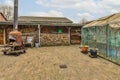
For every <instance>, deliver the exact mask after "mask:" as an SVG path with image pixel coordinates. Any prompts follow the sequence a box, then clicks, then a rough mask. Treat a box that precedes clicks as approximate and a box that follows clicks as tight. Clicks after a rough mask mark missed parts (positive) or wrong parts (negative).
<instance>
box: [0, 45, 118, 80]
mask: <svg viewBox="0 0 120 80" xmlns="http://www.w3.org/2000/svg"><path fill="white" fill-rule="evenodd" d="M61 64H63V65H66V66H67V68H60V65H61ZM0 80H120V66H118V65H115V64H113V63H111V62H109V61H107V60H104V59H102V58H99V57H98V58H90V57H89V56H88V55H85V54H82V53H80V49H79V46H76V45H75V46H52V47H40V48H29V49H27V53H26V54H21V55H20V56H14V55H3V53H2V52H0Z"/></svg>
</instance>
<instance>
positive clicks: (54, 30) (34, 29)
mask: <svg viewBox="0 0 120 80" xmlns="http://www.w3.org/2000/svg"><path fill="white" fill-rule="evenodd" d="M18 20H19V22H18V25H19V27H18V29H19V31H21V32H22V33H23V38H24V39H30V38H31V37H32V38H33V37H34V40H35V42H37V43H39V44H40V46H47V45H69V44H80V42H81V33H80V31H81V27H82V25H81V24H78V23H73V22H72V21H71V20H69V19H68V18H65V17H35V16H21V17H19V18H18ZM0 25H3V26H5V27H6V36H7V34H8V33H9V32H10V31H11V30H12V25H13V23H12V20H11V21H7V22H2V23H1V24H0ZM6 41H7V40H6Z"/></svg>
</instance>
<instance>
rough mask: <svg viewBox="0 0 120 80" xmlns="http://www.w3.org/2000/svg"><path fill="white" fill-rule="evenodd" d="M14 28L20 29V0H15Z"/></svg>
mask: <svg viewBox="0 0 120 80" xmlns="http://www.w3.org/2000/svg"><path fill="white" fill-rule="evenodd" d="M13 30H18V0H14V25H13Z"/></svg>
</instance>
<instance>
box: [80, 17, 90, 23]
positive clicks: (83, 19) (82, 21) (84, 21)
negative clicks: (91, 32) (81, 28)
mask: <svg viewBox="0 0 120 80" xmlns="http://www.w3.org/2000/svg"><path fill="white" fill-rule="evenodd" d="M86 22H88V20H87V19H86V18H82V19H81V21H80V22H79V23H81V24H85V23H86Z"/></svg>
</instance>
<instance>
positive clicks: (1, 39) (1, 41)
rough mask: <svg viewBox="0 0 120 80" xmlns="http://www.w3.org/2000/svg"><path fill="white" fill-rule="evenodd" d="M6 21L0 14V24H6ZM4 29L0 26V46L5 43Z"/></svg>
mask: <svg viewBox="0 0 120 80" xmlns="http://www.w3.org/2000/svg"><path fill="white" fill-rule="evenodd" d="M6 21H7V19H6V18H5V16H4V15H3V14H2V13H1V12H0V23H1V22H6ZM4 34H5V29H4V28H3V26H1V25H0V44H4V43H5V36H4Z"/></svg>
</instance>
